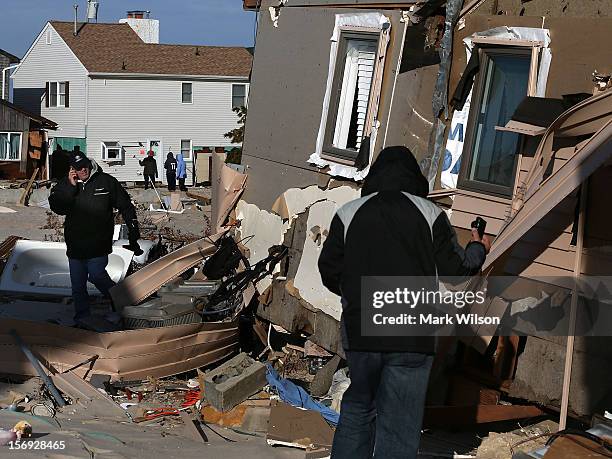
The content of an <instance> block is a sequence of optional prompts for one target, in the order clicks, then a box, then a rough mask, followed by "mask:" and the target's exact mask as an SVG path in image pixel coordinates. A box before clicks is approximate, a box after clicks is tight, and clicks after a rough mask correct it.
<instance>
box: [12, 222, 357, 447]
mask: <svg viewBox="0 0 612 459" xmlns="http://www.w3.org/2000/svg"><path fill="white" fill-rule="evenodd" d="M123 231H124V229H123V228H121V227H119V228H118V233H119V234H118V235H116V236H118V241H121V238H122V232H123ZM162 241H163V242H162ZM150 242H151V243H152V244H155V243H154V242H153V241H150ZM172 243H174V244H175V245H174V246H171V245H170V244H172ZM159 245H163V246H164V248H165V252H166V254H165V255H164V254H163V253H160V255H161V256H157V257H151V256H147V257H146V259H145V261H143V263H142V264H140V265H139V266H138V269H134V267H133V262H132V261H131V258H132V257H130V256H126V254H124V253H123V252H122V251H124V250H125V249H123V248H121V246H120V245H118V246H116V248H115V250H114V251H113V254H111V256H110V257H109V267H108V269H109V274H110V275H111V277H113V278H114V280H115V281H117V282H118V284H117V285H116V286H115V287H114V288H113V289H112V290H111V295H112V299H113V301H112V304H111V303H109V302H108V301H107V300H105V299H103V298H96V299H94V300H93V304H92V311H93V318H92V319H91V321H88V322H85V323H79V324H78V326H75V324H74V323H71V320H70V318H71V317H72V315H73V311H72V304H71V301H70V298H69V296H70V283H69V272H68V267H67V263H66V266H64V267H63V268H62V259H63V258H65V245H64V244H63V243H60V242H41V241H28V240H20V239H19V238H17V237H12V238H9V239H8V240H6V241H5V242H4V243H3V244H2V247H3V251H2V256H3V260H4V263H5V269H4V270H3V272H2V277H1V278H0V289H1V290H2V291H3V293H4V295H5V296H4V297H3V299H2V304H1V305H0V315H2V316H3V320H2V323H1V324H0V342H1V343H2V345H3V346H4V348H5V350H6V352H5V353H3V355H2V356H0V365H1V366H2V373H4V374H12V375H20V376H26V377H27V376H36V377H38V378H40V379H39V381H41V384H40V387H37V388H36V390H32V391H30V392H28V393H27V394H18V393H13V394H11V396H10V400H8V399H7V400H5V401H4V402H5V403H4V404H5V405H6V407H7V408H9V409H10V410H14V411H17V412H29V413H31V414H32V415H35V416H47V417H55V416H58V415H61V414H62V413H63V414H64V415H66V414H70V413H73V414H74V413H75V411H74V410H81V411H82V412H84V413H86V414H87V416H92V417H94V418H108V417H112V418H114V419H115V420H119V419H122V420H123V421H126V422H132V423H136V424H139V425H140V424H141V425H149V426H150V425H155V426H161V427H166V428H176V426H177V425H179V424H181V425H182V424H184V425H185V426H187V431H188V432H190V433H189V435H191V437H193V438H198V439H199V441H202V440H204V441H207V435H206V433H207V431H206V429H207V428H210V429H213V428H211V427H210V424H216V425H217V426H221V427H223V428H227V429H231V430H233V431H236V432H242V433H243V434H245V435H255V436H263V435H265V436H266V438H267V441H268V443H269V444H270V445H275V444H280V445H289V446H295V447H298V448H301V449H308V450H319V449H321V448H323V449H324V451H327V454H329V448H330V447H331V441H332V438H333V426H335V424H336V423H337V421H338V417H339V413H338V412H339V406H340V405H339V401H340V399H341V396H342V392H343V391H344V390H346V387H347V386H348V378H347V376H346V369H343V370H338V367H339V364H340V357H339V356H337V355H336V356H335V355H333V354H331V353H329V352H327V351H326V350H324V349H323V348H320V347H319V346H317V345H316V344H314V343H312V342H311V341H309V340H308V339H307V337H306V336H294V335H292V334H289V333H288V332H286V331H285V330H284V329H282V328H281V327H278V326H275V325H273V324H271V323H266V322H264V321H262V320H261V319H260V318H258V317H256V314H255V312H256V306H257V304H258V303H259V301H258V295H257V291H256V288H255V285H256V284H257V282H259V281H261V280H262V279H263V278H265V277H266V276H269V275H270V274H271V273H272V272H273V271H274V270H275V269H276V268H277V266H278V265H279V263H281V262H282V261H283V260H284V259H285V258H286V256H287V253H288V250H287V247H285V246H283V245H276V246H272V247H270V249H269V252H268V256H267V257H264V258H263V259H262V260H259V261H258V262H257V263H254V264H251V263H250V262H249V259H248V258H247V257H246V256H245V248H244V246H243V245H242V244H241V242H240V241H236V240H235V239H234V237H232V236H231V235H229V234H227V233H226V232H225V231H224V232H221V233H218V234H215V235H213V236H210V237H205V238H200V239H198V240H196V241H193V242H188V241H185V240H183V241H167V240H166V238H165V237H163V236H161V237H160V238H159V240H158V242H157V246H159ZM157 246H156V245H153V246H151V247H146V249H148V250H147V252H148V253H151V252H152V251H154V250H155V248H156V247H157ZM143 248H145V247H143ZM158 252H161V249H159V247H158ZM45 263H48V264H49V266H45ZM33 264H36V266H35V269H32V268H33V267H34V266H33ZM62 270H63V272H61V271H62ZM26 271H27V272H29V273H30V275H29V276H27V275H26V274H25V272H26ZM52 271H53V276H55V277H54V279H53V282H51V281H49V275H50V274H51V272H52ZM62 276H63V277H62ZM91 293H94V292H91ZM41 295H43V296H45V298H46V300H47V301H44V302H43V301H40V298H41ZM111 306H112V307H113V308H114V311H113V312H112V313H109V309H110V307H111ZM239 351H242V352H240V353H238V354H237V352H239ZM281 375H282V376H281ZM34 380H36V378H34ZM311 394H312V396H311ZM314 395H316V396H317V399H315V398H313V396H314ZM319 400H320V401H319ZM83 410H84V411H83ZM290 426H294V427H293V428H290ZM295 426H299V429H298V430H299V431H295V430H294V428H295ZM7 427H8V426H7ZM221 435H223V434H221ZM7 438H12V435H11V436H8V437H7ZM9 441H10V440H9Z"/></svg>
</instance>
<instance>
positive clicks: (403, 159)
mask: <svg viewBox="0 0 612 459" xmlns="http://www.w3.org/2000/svg"><path fill="white" fill-rule="evenodd" d="M377 191H406V192H407V193H410V194H413V195H415V196H420V197H422V198H425V197H427V194H428V193H429V183H428V182H427V179H426V178H425V177H424V176H423V173H422V172H421V168H420V167H419V164H418V163H417V160H416V159H415V157H414V156H413V154H412V152H411V151H410V150H409V149H408V148H406V147H404V146H395V147H387V148H384V149H383V150H382V151H381V152H380V154H379V155H378V158H376V161H374V163H373V164H372V166H370V171H369V173H368V175H367V176H366V178H365V180H364V183H363V188H361V196H366V195H368V194H372V193H376V192H377Z"/></svg>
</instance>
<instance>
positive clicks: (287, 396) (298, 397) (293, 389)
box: [266, 363, 340, 425]
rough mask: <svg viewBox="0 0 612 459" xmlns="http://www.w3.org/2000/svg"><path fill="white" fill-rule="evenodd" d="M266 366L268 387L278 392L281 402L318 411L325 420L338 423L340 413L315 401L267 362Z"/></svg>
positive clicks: (334, 423)
mask: <svg viewBox="0 0 612 459" xmlns="http://www.w3.org/2000/svg"><path fill="white" fill-rule="evenodd" d="M266 366H267V368H268V370H267V371H266V379H267V380H268V384H270V387H272V388H273V389H274V390H275V391H276V392H278V395H279V397H280V398H281V400H282V401H283V402H287V403H289V404H291V405H293V406H297V407H300V408H306V409H307V410H314V411H318V412H319V413H321V416H323V417H324V418H325V420H326V421H327V422H330V423H331V424H333V425H337V424H338V419H339V418H340V414H338V413H336V412H335V411H334V410H332V409H331V408H328V407H326V406H325V405H322V404H321V403H319V402H315V401H314V400H313V399H312V397H311V396H310V395H308V392H306V391H305V390H304V389H302V388H301V387H300V386H296V385H295V384H293V383H292V382H291V381H289V380H287V379H285V378H281V377H280V376H279V374H278V373H277V372H276V370H275V369H274V368H272V365H270V364H269V363H268V364H267V365H266Z"/></svg>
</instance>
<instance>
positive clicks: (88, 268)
mask: <svg viewBox="0 0 612 459" xmlns="http://www.w3.org/2000/svg"><path fill="white" fill-rule="evenodd" d="M68 264H69V266H70V282H71V283H72V299H73V301H74V310H75V315H74V320H78V319H82V318H84V317H87V316H89V315H90V314H91V311H90V310H89V295H88V293H87V280H89V282H91V283H92V284H94V285H95V286H96V288H97V289H98V290H100V292H101V293H102V294H103V295H104V296H105V297H107V298H109V297H110V295H109V293H108V290H109V289H110V288H111V287H112V286H113V285H115V282H113V280H112V279H111V278H110V276H109V275H108V273H107V272H106V265H107V264H108V256H107V255H106V256H103V257H96V258H89V259H87V260H77V259H76V258H69V259H68Z"/></svg>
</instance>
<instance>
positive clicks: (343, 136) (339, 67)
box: [323, 31, 380, 160]
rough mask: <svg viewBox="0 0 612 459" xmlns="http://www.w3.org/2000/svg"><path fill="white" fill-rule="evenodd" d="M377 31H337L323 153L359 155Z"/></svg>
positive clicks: (347, 156)
mask: <svg viewBox="0 0 612 459" xmlns="http://www.w3.org/2000/svg"><path fill="white" fill-rule="evenodd" d="M379 37H380V34H379V33H375V32H371V33H370V32H347V31H343V32H342V33H341V34H340V40H339V43H338V54H337V58H336V63H335V70H334V79H333V83H332V92H331V97H330V105H329V111H328V114H327V123H326V129H325V139H324V144H323V152H324V153H326V154H328V155H332V156H334V157H338V158H341V159H346V160H354V159H355V158H356V157H357V155H358V154H359V149H360V147H361V143H362V141H363V140H364V138H365V136H366V135H367V134H368V132H366V125H367V122H368V110H369V108H370V100H371V90H372V86H373V80H374V77H375V71H376V62H377V52H378V47H379Z"/></svg>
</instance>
